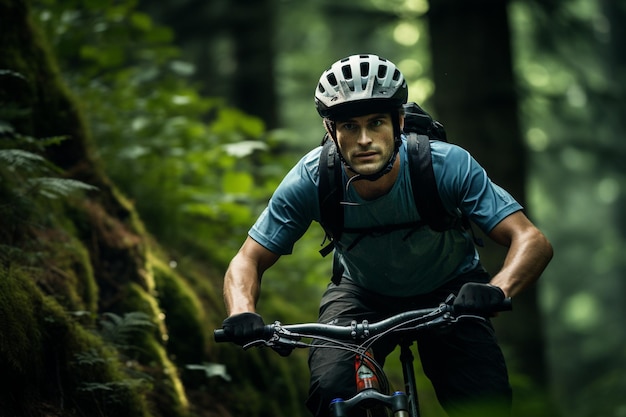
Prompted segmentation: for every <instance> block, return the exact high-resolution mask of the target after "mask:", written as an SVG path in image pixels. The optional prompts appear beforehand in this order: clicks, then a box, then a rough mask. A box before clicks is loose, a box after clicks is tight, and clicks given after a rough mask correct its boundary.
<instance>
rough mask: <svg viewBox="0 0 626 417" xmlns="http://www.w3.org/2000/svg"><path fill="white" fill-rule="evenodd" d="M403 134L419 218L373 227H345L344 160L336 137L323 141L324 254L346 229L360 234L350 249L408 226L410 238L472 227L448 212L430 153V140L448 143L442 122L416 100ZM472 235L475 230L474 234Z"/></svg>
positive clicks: (321, 203) (409, 107)
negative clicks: (426, 230)
mask: <svg viewBox="0 0 626 417" xmlns="http://www.w3.org/2000/svg"><path fill="white" fill-rule="evenodd" d="M404 111H405V115H404V133H405V134H406V135H407V155H408V162H409V172H410V175H411V188H412V190H413V198H414V200H415V206H416V207H417V211H418V213H419V215H420V219H421V220H419V221H416V222H410V223H402V224H393V225H387V226H377V227H372V228H346V227H344V224H343V222H344V212H343V206H342V205H341V204H340V202H341V201H342V199H343V191H344V189H343V181H342V163H341V160H340V157H339V153H338V152H337V149H336V147H335V143H334V141H333V140H329V139H330V138H329V136H328V134H326V135H325V136H324V139H323V140H322V152H321V154H320V161H319V176H320V178H319V189H318V195H319V206H320V214H321V218H320V224H321V225H322V227H323V228H324V231H325V232H326V238H325V239H324V242H323V243H322V245H324V243H326V241H327V240H330V243H329V244H328V245H326V246H325V247H323V248H322V249H321V250H320V254H321V255H322V256H326V255H328V254H329V253H330V252H332V250H333V249H334V242H336V241H338V240H339V239H340V238H341V234H342V233H343V232H349V233H359V236H358V237H357V238H356V239H355V240H354V241H353V242H352V244H351V246H350V247H348V250H350V249H351V248H352V247H354V245H356V244H357V243H358V242H359V241H360V240H361V239H362V238H363V237H365V236H375V235H380V234H383V233H389V232H392V231H396V230H402V229H407V230H408V231H409V232H408V234H407V235H406V236H405V238H407V237H408V236H410V234H411V233H412V232H414V231H415V230H417V229H419V228H420V227H423V226H426V225H427V226H428V227H430V228H431V229H432V230H434V231H437V232H444V231H446V230H450V229H453V228H463V229H468V228H469V229H471V228H470V224H469V219H467V218H466V217H465V216H462V215H461V214H460V211H459V213H450V212H448V211H447V210H446V209H445V208H444V206H443V203H442V202H441V198H440V197H439V192H438V190H437V184H436V182H435V175H434V171H433V166H432V160H431V155H430V141H432V140H440V141H445V142H447V136H446V132H445V130H444V127H443V125H442V124H441V123H439V122H438V121H436V120H433V118H432V117H431V116H430V115H429V114H428V113H426V112H425V111H424V110H423V109H422V108H421V107H420V106H418V105H417V104H416V103H407V104H405V105H404ZM472 234H473V233H472ZM475 240H476V239H475Z"/></svg>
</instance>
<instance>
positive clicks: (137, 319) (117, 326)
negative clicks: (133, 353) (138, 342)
mask: <svg viewBox="0 0 626 417" xmlns="http://www.w3.org/2000/svg"><path fill="white" fill-rule="evenodd" d="M100 326H101V330H100V335H101V336H102V338H103V339H104V340H105V341H106V342H108V343H110V344H111V345H113V346H115V347H117V348H119V349H128V348H129V347H130V341H131V339H132V338H133V337H134V336H135V335H136V334H137V333H143V332H145V331H146V329H151V328H153V327H154V324H153V323H152V321H151V320H150V317H149V316H148V315H147V314H145V313H142V312H140V311H134V312H130V313H126V314H124V315H123V316H118V315H117V314H115V313H104V314H103V317H102V320H101V321H100Z"/></svg>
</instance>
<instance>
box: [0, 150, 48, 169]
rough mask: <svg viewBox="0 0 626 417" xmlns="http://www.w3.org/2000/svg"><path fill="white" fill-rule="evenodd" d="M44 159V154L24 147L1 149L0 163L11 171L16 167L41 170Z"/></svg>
mask: <svg viewBox="0 0 626 417" xmlns="http://www.w3.org/2000/svg"><path fill="white" fill-rule="evenodd" d="M44 161H45V159H44V158H43V157H42V156H40V155H37V154H34V153H32V152H28V151H24V150H22V149H0V163H1V164H3V165H4V166H5V168H6V169H8V170H10V171H15V169H21V170H23V171H26V172H35V171H39V170H40V169H41V164H42V163H44Z"/></svg>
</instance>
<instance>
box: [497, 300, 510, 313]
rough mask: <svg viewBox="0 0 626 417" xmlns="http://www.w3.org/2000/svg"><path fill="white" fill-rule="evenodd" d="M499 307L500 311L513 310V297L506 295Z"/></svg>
mask: <svg viewBox="0 0 626 417" xmlns="http://www.w3.org/2000/svg"><path fill="white" fill-rule="evenodd" d="M499 307H500V308H499V309H498V311H511V310H513V300H512V299H511V297H506V298H505V299H504V300H502V304H500V306H499Z"/></svg>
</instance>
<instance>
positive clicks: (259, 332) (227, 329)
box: [222, 313, 265, 346]
mask: <svg viewBox="0 0 626 417" xmlns="http://www.w3.org/2000/svg"><path fill="white" fill-rule="evenodd" d="M222 328H223V329H224V333H225V334H226V335H227V336H229V337H230V338H231V340H232V341H233V342H234V343H237V344H238V345H240V346H243V345H245V344H246V343H249V342H251V341H253V340H256V339H259V338H261V337H262V336H263V330H264V329H265V323H264V322H263V318H261V316H260V315H258V314H257V313H240V314H235V315H233V316H230V317H228V318H226V319H225V320H224V321H223V322H222Z"/></svg>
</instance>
